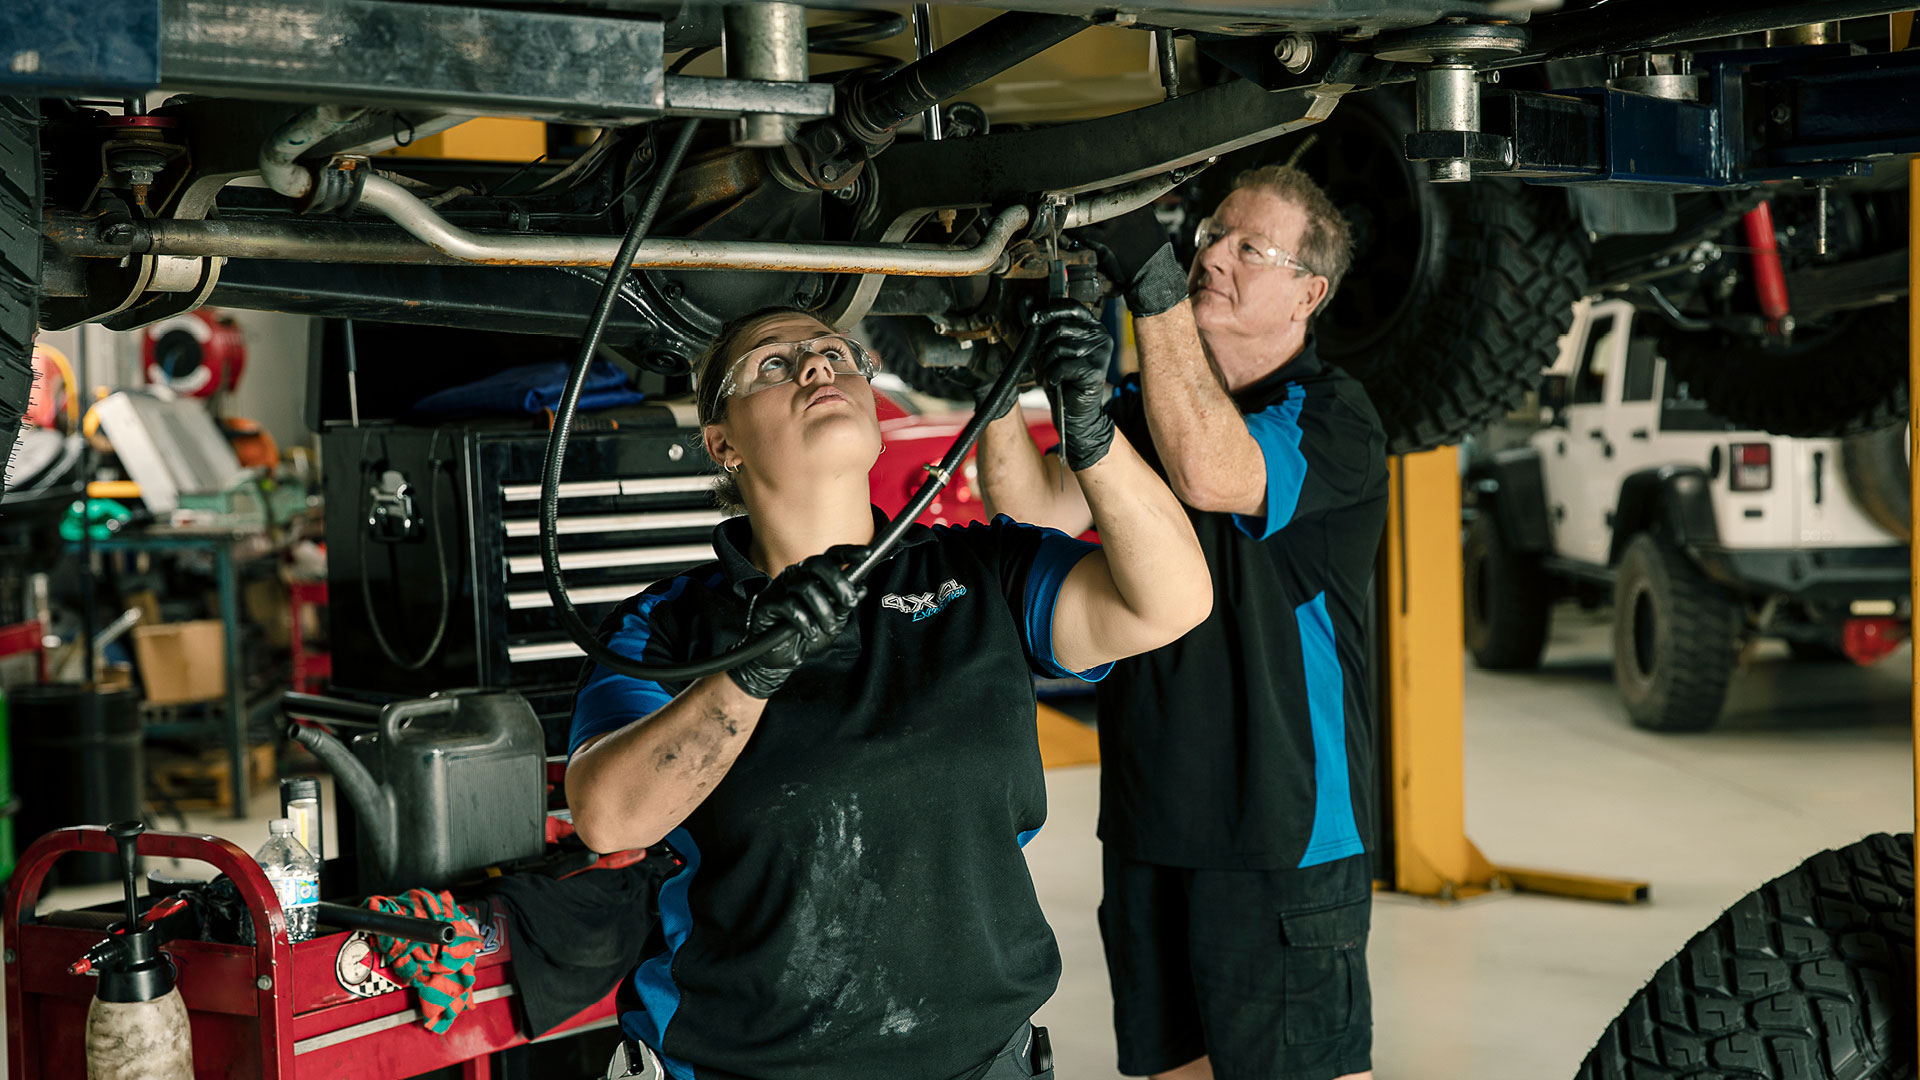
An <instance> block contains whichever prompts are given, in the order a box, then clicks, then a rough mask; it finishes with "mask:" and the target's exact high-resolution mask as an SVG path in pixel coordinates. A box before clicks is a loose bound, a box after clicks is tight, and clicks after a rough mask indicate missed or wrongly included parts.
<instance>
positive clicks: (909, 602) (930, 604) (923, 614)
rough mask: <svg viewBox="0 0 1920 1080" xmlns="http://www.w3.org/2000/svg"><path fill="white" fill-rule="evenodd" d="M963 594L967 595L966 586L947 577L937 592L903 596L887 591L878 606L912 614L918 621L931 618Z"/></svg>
mask: <svg viewBox="0 0 1920 1080" xmlns="http://www.w3.org/2000/svg"><path fill="white" fill-rule="evenodd" d="M965 595H967V587H966V586H965V585H962V584H960V583H959V582H957V581H954V580H953V579H951V578H949V579H947V582H946V584H944V585H941V586H940V591H939V592H937V593H930V592H925V593H908V594H907V595H905V596H902V595H900V594H899V593H888V594H887V595H885V596H883V597H881V598H880V606H881V607H884V608H892V609H893V610H895V611H902V612H905V613H907V614H908V615H911V616H913V621H914V622H919V621H920V620H921V619H931V618H933V617H934V616H935V615H938V614H940V613H941V612H943V611H945V610H947V605H948V604H950V603H952V602H953V601H955V600H958V599H959V598H960V597H962V596H965Z"/></svg>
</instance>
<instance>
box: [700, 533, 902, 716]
mask: <svg viewBox="0 0 1920 1080" xmlns="http://www.w3.org/2000/svg"><path fill="white" fill-rule="evenodd" d="M866 554H867V550H866V549H865V548H861V547H851V546H847V545H840V546H836V547H831V548H828V549H827V551H826V552H825V553H824V554H821V555H812V556H808V557H807V558H805V559H802V560H800V561H799V562H797V563H795V564H793V565H792V566H789V567H787V568H786V569H785V570H782V571H781V572H780V576H779V577H776V578H774V579H773V582H772V584H770V585H768V586H767V587H766V588H765V589H763V590H761V592H760V594H759V595H758V596H756V597H754V598H753V603H752V605H751V606H750V607H748V609H747V637H748V638H749V639H751V638H754V637H758V636H759V634H760V632H761V631H763V630H768V629H774V628H785V629H792V630H795V631H797V633H796V634H794V635H793V636H791V637H789V638H788V639H787V640H786V641H784V642H782V643H781V644H779V645H778V646H776V647H775V648H774V650H773V651H772V652H769V653H767V654H765V655H763V656H761V657H759V658H758V659H755V660H749V661H747V662H746V663H744V664H740V665H738V666H736V667H734V668H732V669H731V670H729V671H728V672H727V674H728V675H729V676H731V677H732V678H733V681H734V684H735V685H737V686H738V687H740V689H742V690H745V691H746V692H747V693H748V694H749V695H751V696H753V697H757V698H760V699H761V700H763V701H764V700H766V699H767V698H770V697H772V696H773V695H774V693H775V692H776V691H778V690H779V689H780V687H782V686H783V685H785V684H786V681H787V677H788V676H790V675H792V674H793V673H794V672H795V671H797V670H799V668H800V666H801V665H802V664H805V663H806V662H807V661H809V660H812V659H813V658H814V657H816V656H819V655H820V654H821V653H823V652H825V651H826V650H827V648H828V647H829V646H831V645H832V644H833V640H834V639H835V638H837V637H839V636H840V632H841V631H842V630H845V629H846V628H847V620H848V619H850V618H852V616H853V612H854V609H855V608H857V607H859V606H860V601H861V600H862V599H864V598H865V597H866V595H867V588H866V586H864V585H856V584H854V583H853V582H851V581H849V580H847V569H849V568H851V566H852V565H853V564H856V563H858V562H859V561H860V560H861V559H863V558H865V557H866Z"/></svg>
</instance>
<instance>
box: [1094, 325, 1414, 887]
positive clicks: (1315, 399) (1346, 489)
mask: <svg viewBox="0 0 1920 1080" xmlns="http://www.w3.org/2000/svg"><path fill="white" fill-rule="evenodd" d="M1234 400H1235V404H1236V405H1238V407H1239V409H1240V412H1241V414H1242V415H1243V416H1244V418H1245V420H1246V424H1247V430H1248V432H1249V433H1250V434H1252V436H1253V438H1254V441H1255V442H1257V443H1259V445H1260V452H1261V454H1262V456H1263V457H1264V458H1265V461H1266V469H1267V511H1266V514H1265V515H1264V516H1263V517H1257V518H1252V517H1243V516H1240V515H1234V514H1220V513H1208V512H1205V511H1198V510H1192V509H1189V510H1188V511H1187V514H1188V517H1189V518H1191V519H1192V521H1193V528H1194V531H1195V533H1197V534H1198V536H1199V538H1200V546H1201V548H1202V549H1203V550H1204V552H1205V553H1206V557H1207V566H1208V568H1209V569H1210V571H1211V573H1212V575H1213V596H1214V601H1213V613H1212V614H1211V615H1210V616H1208V618H1207V620H1206V621H1205V622H1203V623H1201V624H1200V626H1198V627H1197V628H1195V629H1194V630H1193V631H1191V632H1189V633H1188V634H1187V635H1186V636H1185V637H1183V638H1181V639H1180V640H1178V641H1175V642H1173V643H1172V644H1170V645H1167V646H1165V647H1163V648H1160V649H1156V650H1154V651H1153V652H1150V653H1145V654H1143V655H1140V656H1135V657H1130V658H1128V659H1125V660H1122V661H1120V662H1119V663H1118V664H1117V665H1115V667H1114V670H1113V673H1112V675H1111V676H1110V677H1108V678H1107V679H1106V680H1105V681H1103V682H1102V683H1101V684H1100V686H1099V690H1098V693H1099V715H1100V758H1101V800H1100V837H1101V839H1102V840H1103V841H1104V842H1105V843H1106V844H1107V846H1108V847H1109V848H1110V849H1111V850H1113V851H1115V852H1116V853H1117V854H1120V855H1122V856H1124V857H1126V858H1129V859H1133V860H1136V861H1139V862H1148V863H1158V864H1162V865H1167V866H1181V867H1195V868H1211V869H1236V868H1237V869H1250V870H1281V869H1290V868H1295V867H1306V866H1315V865H1318V864H1321V863H1328V862H1332V861H1334V860H1336V859H1341V858H1346V857H1348V856H1352V855H1358V854H1360V853H1362V852H1364V851H1365V850H1366V847H1367V837H1368V836H1370V835H1371V828H1370V826H1371V821H1372V811H1373V801H1372V791H1373V783H1372V778H1373V767H1374V766H1373V753H1372V746H1373V734H1372V722H1371V717H1370V714H1369V712H1368V693H1367V687H1366V679H1367V677H1368V676H1367V640H1366V635H1365V627H1366V624H1367V615H1366V609H1367V604H1368V603H1369V602H1370V601H1369V583H1370V582H1371V579H1372V576H1373V569H1374V558H1375V555H1376V552H1377V550H1378V547H1379V542H1380V535H1381V532H1382V530H1383V529H1384V527H1385V524H1386V515H1387V461H1386V435H1385V433H1384V431H1383V430H1382V428H1381V426H1380V419H1379V417H1378V416H1377V415H1376V414H1375V413H1374V410H1373V405H1372V403H1371V402H1369V401H1368V400H1367V395H1366V392H1365V391H1364V390H1363V389H1362V388H1361V386H1360V383H1359V382H1358V381H1357V380H1355V379H1353V378H1352V377H1351V376H1349V375H1347V374H1346V373H1345V372H1342V371H1340V370H1339V369H1338V368H1335V367H1332V366H1330V365H1327V364H1325V363H1323V362H1322V361H1321V360H1320V358H1319V355H1318V353H1317V352H1316V350H1315V349H1314V346H1313V342H1312V341H1311V340H1309V341H1308V343H1307V345H1306V347H1305V348H1304V349H1303V350H1302V351H1301V352H1300V353H1299V354H1298V355H1297V356H1295V357H1294V358H1293V359H1292V360H1291V361H1289V362H1287V363H1286V364H1284V365H1282V366H1281V367H1280V368H1279V369H1278V370H1276V371H1275V372H1274V373H1273V374H1272V375H1270V376H1268V377H1267V378H1266V379H1264V380H1262V381H1260V382H1258V383H1256V384H1254V385H1252V386H1249V387H1246V388H1245V389H1243V390H1242V391H1241V392H1240V393H1238V394H1236V395H1234ZM1109 411H1110V413H1111V415H1112V416H1113V417H1114V421H1115V424H1116V426H1117V427H1118V428H1119V429H1120V430H1121V431H1122V432H1124V433H1125V434H1126V436H1127V438H1128V440H1129V441H1131V442H1132V443H1133V445H1134V446H1135V447H1137V448H1139V450H1140V453H1141V454H1142V456H1144V457H1145V458H1146V459H1147V461H1148V463H1149V464H1151V465H1152V466H1153V467H1154V469H1155V470H1156V471H1159V472H1161V473H1162V474H1163V475H1164V474H1165V471H1166V470H1165V468H1164V466H1163V465H1162V464H1161V462H1160V458H1159V456H1158V454H1157V453H1156V452H1155V450H1154V447H1153V439H1152V434H1151V432H1150V430H1149V429H1148V426H1147V421H1146V414H1145V412H1144V409H1143V406H1142V403H1141V396H1140V381H1139V377H1138V376H1133V377H1130V378H1129V379H1128V380H1127V381H1126V382H1125V383H1123V384H1122V385H1121V387H1120V388H1119V390H1118V392H1117V393H1116V394H1115V396H1114V399H1113V402H1112V404H1111V406H1110V410H1109Z"/></svg>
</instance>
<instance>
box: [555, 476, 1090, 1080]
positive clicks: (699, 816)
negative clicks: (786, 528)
mask: <svg viewBox="0 0 1920 1080" xmlns="http://www.w3.org/2000/svg"><path fill="white" fill-rule="evenodd" d="M875 517H876V520H877V521H879V520H883V519H881V518H880V516H879V512H878V511H877V510H876V511H875ZM750 538H751V527H750V525H749V524H748V521H747V519H746V518H734V519H732V520H730V521H727V522H725V523H723V524H721V525H720V526H719V527H718V528H716V529H715V530H714V549H715V552H716V553H717V554H718V555H719V560H718V561H716V562H712V563H708V564H706V565H704V566H700V567H696V568H694V569H692V570H689V571H687V572H686V573H685V574H682V575H679V576H678V577H675V578H673V579H671V580H669V581H661V582H656V583H655V584H654V585H652V586H651V587H649V588H648V589H647V590H646V591H645V592H643V593H641V594H640V595H638V596H635V597H633V598H631V599H629V600H627V601H626V602H625V603H624V604H622V605H621V606H620V608H619V609H618V610H616V611H615V612H614V613H613V615H612V616H611V617H610V618H609V619H608V620H607V623H606V624H605V625H604V626H603V628H602V638H603V640H606V641H607V642H608V643H609V644H610V645H612V647H613V648H615V649H616V650H618V651H620V652H621V653H623V654H626V655H629V656H636V657H641V658H643V659H645V660H654V661H660V662H668V661H683V660H689V659H693V658H698V657H705V656H711V655H713V654H714V653H715V652H717V651H719V650H720V649H722V648H723V647H727V646H730V645H732V644H735V643H737V642H738V641H739V639H740V635H741V631H742V629H743V628H744V626H745V621H746V612H747V600H748V598H749V597H750V596H752V595H753V594H754V592H755V591H756V590H758V589H760V588H762V587H764V586H765V585H766V584H767V580H768V579H767V576H766V575H765V574H763V573H761V572H760V571H758V570H756V569H754V567H753V565H752V564H751V563H750V562H748V561H747V558H746V555H745V552H746V551H747V550H748V544H749V540H750ZM1091 550H1093V546H1092V545H1090V544H1086V543H1083V542H1081V541H1079V540H1075V539H1073V538H1071V537H1067V536H1064V535H1062V534H1060V533H1058V532H1054V531H1052V530H1047V529H1038V528H1034V527H1032V526H1027V525H1020V524H1016V523H1014V522H1013V521H1011V520H1009V519H1007V518H1005V517H1002V518H998V519H996V520H995V521H994V522H992V523H991V524H974V525H968V526H965V527H962V528H945V527H941V528H928V527H926V526H921V525H916V526H915V527H914V528H913V529H912V530H910V531H909V532H908V533H907V535H906V538H905V541H904V542H903V543H902V544H901V545H900V547H899V548H898V549H896V550H895V552H894V554H893V555H892V556H891V557H890V558H888V559H887V561H885V562H883V563H881V564H880V565H879V567H877V568H876V570H875V571H874V573H873V575H872V576H871V577H870V578H868V579H867V586H868V594H867V599H866V600H865V602H863V603H862V604H861V606H860V609H859V611H858V612H857V613H856V616H855V618H854V619H853V620H852V622H851V624H850V626H849V628H848V630H847V632H846V634H844V635H843V636H842V637H841V639H840V640H839V641H838V643H836V645H835V646H834V648H833V649H832V651H831V652H830V653H829V654H828V655H826V656H824V657H822V658H819V659H817V660H815V661H814V662H812V663H809V664H808V665H806V666H805V667H803V668H801V669H800V670H799V671H797V672H795V673H794V675H793V676H792V678H791V679H789V680H788V682H787V684H786V685H785V686H784V687H782V688H781V690H780V692H779V693H777V694H775V695H774V696H773V697H772V698H771V699H769V700H768V702H767V708H766V712H765V714H764V715H763V716H762V718H761V720H760V724H759V726H758V728H756V729H755V731H754V733H753V737H752V739H751V740H749V742H748V743H747V746H746V748H745V749H744V750H743V751H742V752H741V754H740V756H739V758H738V759H737V760H735V762H734V764H733V767H732V768H731V769H730V770H729V771H728V772H727V775H726V776H725V777H724V778H723V779H722V780H721V781H720V783H719V784H718V785H717V786H716V787H715V788H714V789H713V791H712V793H711V794H709V795H708V796H707V798H706V800H705V801H704V802H702V803H701V804H700V806H699V808H698V809H696V810H694V812H693V813H692V814H691V815H689V816H688V817H687V819H686V821H685V822H683V823H682V824H681V826H680V827H679V828H677V829H675V830H673V832H672V833H671V834H670V835H669V836H668V837H667V841H668V843H669V844H670V845H671V846H672V847H673V849H674V850H675V851H676V852H677V853H678V854H679V855H680V856H681V858H683V859H684V860H685V867H684V868H683V869H682V870H681V871H680V872H679V873H678V874H677V875H675V876H674V877H673V878H672V879H671V880H669V881H667V882H666V884H665V885H664V887H663V888H662V889H661V893H660V922H661V929H662V932H663V935H662V936H663V939H664V940H663V942H662V943H661V946H660V947H659V949H658V951H657V952H656V953H655V954H654V955H652V956H651V957H650V958H649V959H647V960H645V961H643V962H642V963H641V964H640V966H639V968H638V969H637V970H636V971H635V972H634V975H633V977H632V979H631V980H630V981H629V984H628V985H627V986H626V987H625V989H624V990H623V994H622V997H623V999H624V1001H625V1003H626V1007H625V1008H623V1010H622V1015H621V1022H622V1025H623V1026H624V1028H625V1030H626V1031H627V1033H628V1034H629V1035H631V1036H633V1037H634V1038H636V1039H639V1040H640V1041H641V1042H644V1043H646V1044H647V1045H649V1046H651V1047H653V1048H654V1049H655V1050H656V1051H657V1052H659V1053H660V1055H661V1056H662V1058H663V1059H664V1060H665V1062H666V1064H667V1066H668V1069H669V1071H670V1072H672V1074H673V1075H674V1076H675V1077H677V1078H679V1080H691V1078H693V1077H701V1078H708V1077H711V1078H716V1080H786V1078H822V1080H825V1078H832V1080H866V1078H871V1080H901V1078H914V1080H923V1078H924V1080H948V1078H965V1077H967V1076H969V1075H970V1074H973V1073H976V1072H977V1071H978V1070H979V1069H984V1067H985V1065H986V1064H987V1063H988V1062H989V1061H990V1059H991V1058H992V1057H993V1055H994V1054H995V1053H996V1052H998V1051H999V1050H1000V1049H1001V1048H1002V1047H1003V1046H1004V1045H1005V1044H1006V1041H1007V1039H1008V1037H1009V1036H1011V1035H1012V1034H1013V1032H1014V1031H1015V1030H1016V1028H1017V1027H1018V1026H1019V1025H1020V1024H1021V1023H1022V1022H1024V1021H1025V1020H1026V1019H1027V1018H1028V1017H1030V1016H1031V1015H1032V1014H1033V1012H1034V1010H1035V1009H1037V1008H1039V1006H1040V1005H1041V1003H1043V1002H1045V1001H1046V1000H1047V998H1048V997H1049V996H1051V995H1052V993H1053V989H1054V985H1055V983H1056V982H1057V981H1058V978H1059V974H1060V955H1059V952H1058V950H1057V949H1056V947H1055V945H1054V940H1053V933H1052V931H1051V930H1050V929H1049V928H1048V926H1047V922H1046V919H1045V918H1044V917H1043V916H1042V915H1041V912H1040V905H1039V901H1038V899H1037V898H1036V897H1035V895H1034V890H1033V881H1032V879H1031V878H1030V877H1029V876H1028V873H1027V864H1026V859H1025V856H1024V855H1023V854H1022V853H1021V850H1020V849H1021V847H1022V846H1023V845H1024V844H1025V843H1026V842H1027V840H1029V839H1031V838H1032V836H1033V834H1034V833H1036V832H1038V831H1039V829H1040V825H1041V822H1042V821H1044V820H1045V818H1046V786H1045V782H1044V780H1043V778H1042V774H1041V771H1040V750H1039V745H1038V739H1037V736H1036V731H1035V727H1034V696H1033V681H1032V679H1031V678H1030V677H1029V676H1030V674H1031V673H1036V672H1037V673H1040V674H1043V675H1048V676H1056V677H1057V676H1061V675H1067V674H1071V673H1069V672H1066V671H1064V670H1062V669H1061V668H1060V667H1059V665H1058V664H1056V663H1055V662H1054V660H1053V645H1052V625H1053V608H1054V601H1055V598H1056V597H1057V595H1058V593H1059V590H1060V585H1061V582H1062V581H1064V579H1065V578H1066V575H1067V572H1068V571H1069V570H1070V569H1072V567H1073V565H1074V564H1075V563H1077V562H1078V561H1079V560H1080V558H1081V557H1082V556H1084V555H1085V554H1086V553H1087V552H1088V551H1091ZM1103 673H1104V671H1095V672H1089V673H1086V676H1085V677H1089V678H1098V677H1099V676H1100V675H1101V674H1103ZM682 689H684V685H680V684H665V685H662V684H660V683H654V682H647V681H644V680H638V679H632V678H627V677H625V676H619V675H614V674H612V673H610V672H608V671H606V670H605V669H604V668H601V667H600V666H599V665H590V667H589V670H588V671H586V672H585V673H584V674H583V678H582V683H581V690H580V693H579V695H578V696H577V699H576V703H575V709H574V717H573V733H572V741H571V743H570V747H578V746H579V745H580V743H581V741H582V740H584V739H586V738H587V737H589V736H592V735H595V734H599V733H602V732H607V731H612V730H615V729H617V728H619V727H621V726H623V725H625V724H626V723H628V722H630V721H632V720H634V719H636V718H638V717H642V716H645V715H647V714H649V713H651V712H653V711H654V710H656V709H658V708H659V707H660V706H662V705H664V704H666V703H667V702H668V701H669V700H671V698H672V695H674V694H675V693H678V692H679V691H680V690H682Z"/></svg>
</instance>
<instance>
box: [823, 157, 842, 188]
mask: <svg viewBox="0 0 1920 1080" xmlns="http://www.w3.org/2000/svg"><path fill="white" fill-rule="evenodd" d="M820 179H822V180H825V181H826V182H828V183H829V184H831V183H832V182H834V181H835V180H838V179H840V166H838V165H835V164H833V163H832V162H828V163H826V164H825V165H822V166H820Z"/></svg>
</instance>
